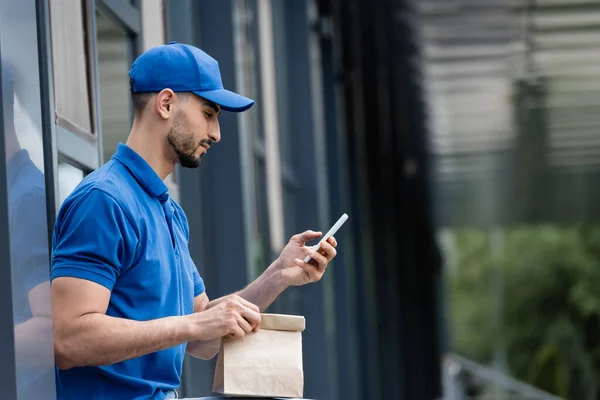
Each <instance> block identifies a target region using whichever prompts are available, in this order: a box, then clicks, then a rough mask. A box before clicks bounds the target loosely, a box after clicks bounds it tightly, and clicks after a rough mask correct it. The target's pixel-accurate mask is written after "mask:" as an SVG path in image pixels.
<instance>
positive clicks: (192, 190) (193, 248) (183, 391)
mask: <svg viewBox="0 0 600 400" xmlns="http://www.w3.org/2000/svg"><path fill="white" fill-rule="evenodd" d="M194 15H195V14H194V10H193V7H192V2H191V1H190V0H180V1H169V2H167V3H166V20H167V38H168V41H171V40H174V41H177V42H180V43H188V44H197V41H196V40H194V35H195V31H196V30H198V28H199V27H198V26H197V25H196V24H193V23H192V19H193V16H194ZM205 167H206V165H204V164H203V165H201V166H200V168H198V169H194V170H192V169H185V168H180V167H179V166H178V168H177V171H176V173H177V178H178V187H179V196H180V202H181V207H182V208H183V209H184V211H185V213H186V216H187V218H188V224H189V228H190V243H189V250H190V255H191V257H192V259H193V260H194V262H195V263H196V266H197V267H198V272H199V273H200V276H201V277H202V278H203V279H204V283H205V285H206V287H207V290H208V291H209V292H208V294H209V295H210V296H212V294H211V292H212V286H213V282H214V277H213V276H212V275H211V271H212V268H207V267H206V254H205V250H204V249H205V246H206V243H205V241H204V223H205V221H206V220H205V216H206V213H207V211H206V210H207V208H206V207H205V201H204V199H203V196H202V195H203V191H204V182H205V181H206V174H207V170H206V168H205ZM213 371H214V363H213V362H209V361H204V360H198V359H195V358H193V357H191V356H186V359H185V363H184V367H183V375H182V378H181V388H180V390H179V394H180V395H181V396H185V397H191V396H199V395H205V394H208V393H211V392H212V374H213Z"/></svg>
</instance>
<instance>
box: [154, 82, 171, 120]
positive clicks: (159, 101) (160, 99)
mask: <svg viewBox="0 0 600 400" xmlns="http://www.w3.org/2000/svg"><path fill="white" fill-rule="evenodd" d="M174 101H175V93H173V91H172V90H171V89H163V90H162V91H160V93H158V95H157V96H156V102H155V107H156V112H157V113H158V115H160V116H161V117H162V118H163V119H169V118H170V117H171V115H172V113H173V103H174Z"/></svg>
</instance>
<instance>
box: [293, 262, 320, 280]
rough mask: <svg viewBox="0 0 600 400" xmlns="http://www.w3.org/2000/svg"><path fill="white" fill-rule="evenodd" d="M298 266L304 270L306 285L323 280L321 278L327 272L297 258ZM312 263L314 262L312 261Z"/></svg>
mask: <svg viewBox="0 0 600 400" xmlns="http://www.w3.org/2000/svg"><path fill="white" fill-rule="evenodd" d="M295 261H296V265H298V266H299V267H300V268H302V269H303V270H304V272H305V277H306V278H305V283H310V282H317V281H318V280H320V279H321V277H322V276H323V273H324V272H325V269H324V268H319V267H317V266H314V265H312V264H310V263H305V262H304V261H303V260H300V259H299V258H296V260H295ZM311 262H313V261H312V260H311Z"/></svg>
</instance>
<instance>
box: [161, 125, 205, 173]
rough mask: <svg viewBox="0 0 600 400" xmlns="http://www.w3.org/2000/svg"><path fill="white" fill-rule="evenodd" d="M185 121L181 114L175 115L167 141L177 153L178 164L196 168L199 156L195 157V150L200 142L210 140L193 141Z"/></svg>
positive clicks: (198, 163)
mask: <svg viewBox="0 0 600 400" xmlns="http://www.w3.org/2000/svg"><path fill="white" fill-rule="evenodd" d="M186 128H187V123H186V121H185V119H184V117H183V115H181V114H177V115H176V116H175V121H174V122H173V126H172V127H171V130H170V131H169V134H168V135H167V141H168V142H169V144H170V145H171V147H172V148H173V150H174V151H175V154H177V158H178V159H179V164H181V166H182V167H184V168H198V166H199V165H200V157H196V151H197V150H198V147H200V146H201V145H202V144H204V143H207V144H210V142H211V140H207V139H203V140H201V141H200V143H199V144H196V143H195V142H194V134H193V133H191V132H187V131H188V129H186Z"/></svg>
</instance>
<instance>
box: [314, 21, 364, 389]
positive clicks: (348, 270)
mask: <svg viewBox="0 0 600 400" xmlns="http://www.w3.org/2000/svg"><path fill="white" fill-rule="evenodd" d="M314 28H315V29H319V32H320V35H321V36H320V37H321V39H320V46H321V62H322V67H321V69H322V71H323V73H322V76H323V96H324V98H323V103H324V108H325V110H324V115H325V125H326V129H325V132H326V133H325V147H326V153H327V176H328V182H329V188H330V190H329V208H330V213H329V214H330V215H333V216H337V215H342V213H344V212H348V210H349V207H350V204H349V203H350V201H349V197H350V195H349V190H348V187H349V181H348V179H349V178H348V173H347V168H346V165H347V160H346V157H345V149H346V148H347V143H346V138H345V136H344V132H343V122H342V121H341V117H342V116H341V112H342V110H341V108H338V106H337V105H338V104H343V98H342V96H341V87H340V82H339V81H337V80H336V73H338V72H339V68H340V66H339V59H338V57H339V51H338V49H337V48H336V47H335V45H334V42H333V40H332V35H331V28H332V27H331V16H330V15H329V14H327V15H324V16H322V17H321V20H320V23H319V26H318V27H317V26H315V27H314ZM353 217H354V216H351V217H350V218H353ZM336 239H337V241H338V243H339V247H338V254H337V257H336V259H335V263H334V265H333V267H334V268H335V270H334V272H335V274H334V280H335V283H334V286H335V304H336V315H335V324H336V328H337V330H338V331H339V332H344V334H342V335H338V337H337V341H336V354H337V386H338V398H339V399H344V400H353V399H355V400H359V399H360V393H361V387H362V386H363V384H364V383H363V380H362V379H355V377H357V376H360V372H359V371H360V364H359V349H360V346H361V344H360V343H359V341H358V335H357V332H358V327H357V324H356V319H355V318H354V313H355V311H356V309H357V304H358V303H357V301H358V296H357V293H356V291H355V290H354V287H355V286H356V283H355V282H354V279H355V268H356V265H355V263H354V262H353V260H355V257H354V255H353V254H354V247H355V246H353V245H352V235H351V230H350V229H347V227H345V228H344V229H342V230H341V231H339V232H338V233H337V234H336Z"/></svg>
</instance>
